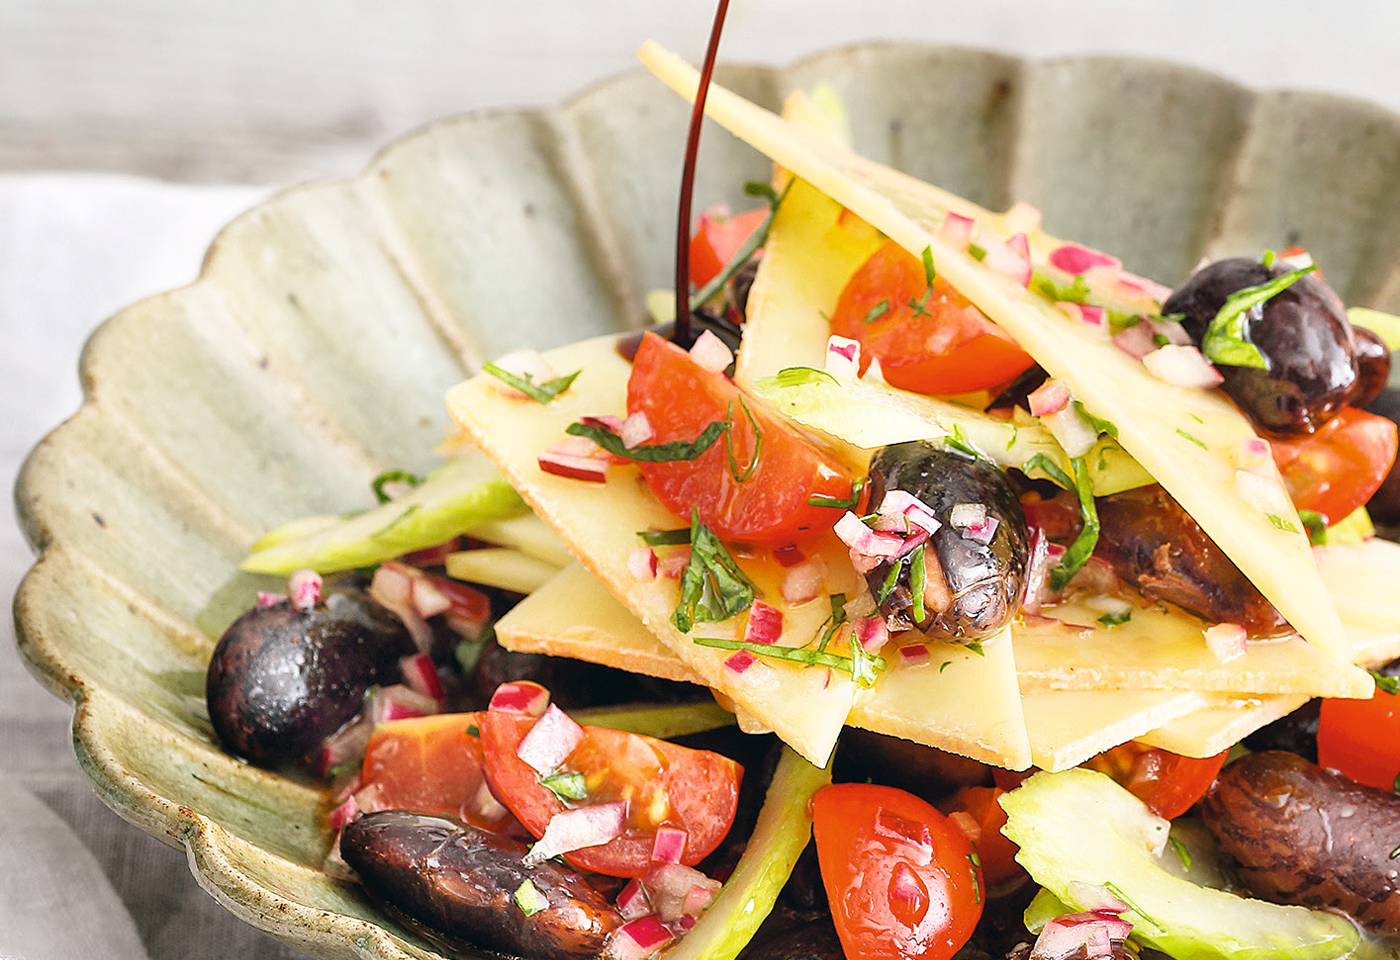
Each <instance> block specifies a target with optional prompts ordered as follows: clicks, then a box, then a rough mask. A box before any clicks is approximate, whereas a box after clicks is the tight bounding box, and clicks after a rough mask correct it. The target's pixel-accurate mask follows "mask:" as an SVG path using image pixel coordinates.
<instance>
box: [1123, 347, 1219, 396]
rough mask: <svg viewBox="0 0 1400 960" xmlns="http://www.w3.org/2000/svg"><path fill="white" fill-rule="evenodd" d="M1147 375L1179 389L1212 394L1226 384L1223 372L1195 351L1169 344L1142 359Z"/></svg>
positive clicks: (1190, 348) (1192, 348) (1199, 352)
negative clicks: (1213, 388) (1204, 391)
mask: <svg viewBox="0 0 1400 960" xmlns="http://www.w3.org/2000/svg"><path fill="white" fill-rule="evenodd" d="M1142 365H1143V366H1144V367H1146V368H1147V372H1148V373H1150V374H1152V375H1153V376H1154V377H1156V378H1157V379H1158V380H1162V381H1165V382H1166V383H1170V384H1173V385H1174V386H1178V387H1186V388H1195V389H1201V390H1208V389H1210V388H1211V387H1218V386H1219V385H1220V384H1221V382H1222V381H1223V380H1224V377H1222V376H1221V375H1220V371H1219V370H1217V369H1215V367H1214V366H1213V365H1212V364H1211V362H1210V361H1209V360H1207V359H1206V358H1205V356H1204V355H1203V354H1202V353H1201V351H1199V350H1197V349H1196V348H1195V347H1184V346H1180V345H1178V344H1175V343H1169V344H1167V345H1166V346H1165V347H1158V348H1157V349H1156V350H1154V351H1152V352H1151V353H1149V354H1148V355H1147V356H1145V357H1143V358H1142Z"/></svg>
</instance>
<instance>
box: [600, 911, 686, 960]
mask: <svg viewBox="0 0 1400 960" xmlns="http://www.w3.org/2000/svg"><path fill="white" fill-rule="evenodd" d="M673 939H674V935H673V934H672V933H671V931H670V930H669V929H668V928H667V927H666V925H665V924H664V923H662V922H661V919H660V918H659V917H657V916H656V915H655V914H647V915H646V916H644V917H638V918H637V919H635V920H628V921H627V922H626V923H624V924H623V925H622V926H620V927H618V928H617V930H616V931H615V932H614V933H613V935H612V936H611V937H609V938H608V945H607V947H606V949H605V950H604V952H603V956H604V958H605V960H643V958H644V957H649V956H651V955H652V954H653V953H655V952H656V951H658V950H660V949H661V948H662V947H664V946H666V944H668V943H670V942H671V941H672V940H673Z"/></svg>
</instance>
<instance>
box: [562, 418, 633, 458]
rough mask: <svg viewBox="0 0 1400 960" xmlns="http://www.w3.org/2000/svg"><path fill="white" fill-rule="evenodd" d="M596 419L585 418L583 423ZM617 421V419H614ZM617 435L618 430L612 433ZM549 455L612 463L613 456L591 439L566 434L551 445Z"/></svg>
mask: <svg viewBox="0 0 1400 960" xmlns="http://www.w3.org/2000/svg"><path fill="white" fill-rule="evenodd" d="M591 419H594V418H592V417H584V418H583V422H586V421H588V420H591ZM613 419H616V418H613ZM610 432H611V433H616V432H617V431H616V430H612V431H610ZM548 452H549V453H552V454H554V455H555V456H559V457H580V458H583V459H588V460H602V461H604V462H611V454H609V453H608V452H607V451H606V450H604V449H603V448H602V447H600V446H598V443H597V441H596V440H593V439H591V438H589V437H576V436H574V435H573V434H571V433H570V434H565V435H564V436H562V437H560V438H559V439H558V440H556V441H555V442H554V443H552V444H550V445H549V451H548Z"/></svg>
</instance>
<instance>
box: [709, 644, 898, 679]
mask: <svg viewBox="0 0 1400 960" xmlns="http://www.w3.org/2000/svg"><path fill="white" fill-rule="evenodd" d="M694 642H695V643H697V644H699V645H700V646H702V647H717V648H719V649H721V650H747V651H748V652H749V653H753V654H757V655H758V656H760V657H770V658H771V659H774V660H789V661H791V662H793V663H802V664H806V665H807V666H809V667H832V668H834V669H837V670H844V671H845V672H846V673H849V674H851V675H852V676H855V675H856V674H857V671H858V670H860V669H863V667H864V666H865V665H868V666H869V667H873V668H874V669H875V670H883V669H885V658H884V657H876V656H872V655H871V654H868V653H865V652H864V650H863V649H862V650H861V653H860V654H859V656H860V659H861V663H860V664H857V663H856V662H855V661H854V660H853V659H852V657H843V656H841V655H840V654H839V653H827V652H826V651H825V650H813V649H812V648H810V647H784V646H781V645H779V644H776V643H755V642H753V641H751V640H726V639H724V638H722V637H695V638H694ZM859 647H860V641H858V640H855V639H852V640H851V650H852V652H853V653H854V651H855V650H856V649H857V648H859Z"/></svg>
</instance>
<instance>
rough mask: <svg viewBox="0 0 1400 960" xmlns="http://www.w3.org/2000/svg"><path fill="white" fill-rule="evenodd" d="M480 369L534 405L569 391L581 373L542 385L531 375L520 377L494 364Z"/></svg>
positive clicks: (486, 364) (558, 378)
mask: <svg viewBox="0 0 1400 960" xmlns="http://www.w3.org/2000/svg"><path fill="white" fill-rule="evenodd" d="M481 369H482V370H484V371H485V372H486V373H489V374H491V376H493V377H495V378H496V379H497V380H500V381H501V382H503V383H506V384H509V385H510V386H512V387H514V388H515V389H517V390H519V391H520V392H521V393H523V394H525V396H527V397H529V398H530V399H531V400H533V401H535V402H536V403H549V401H551V400H553V399H554V398H555V397H557V396H559V394H561V393H563V392H564V391H565V390H567V389H569V387H570V385H572V384H573V382H574V378H575V377H577V376H578V375H579V374H580V373H583V371H582V370H575V371H574V372H573V373H571V374H569V375H568V376H567V377H555V378H554V379H553V380H546V381H545V382H544V383H536V382H535V378H534V377H533V376H532V375H531V374H528V373H527V374H525V376H523V377H522V376H520V375H519V374H515V373H511V372H510V371H509V370H502V369H501V368H500V367H498V366H496V365H495V364H494V363H484V364H482V365H481Z"/></svg>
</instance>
